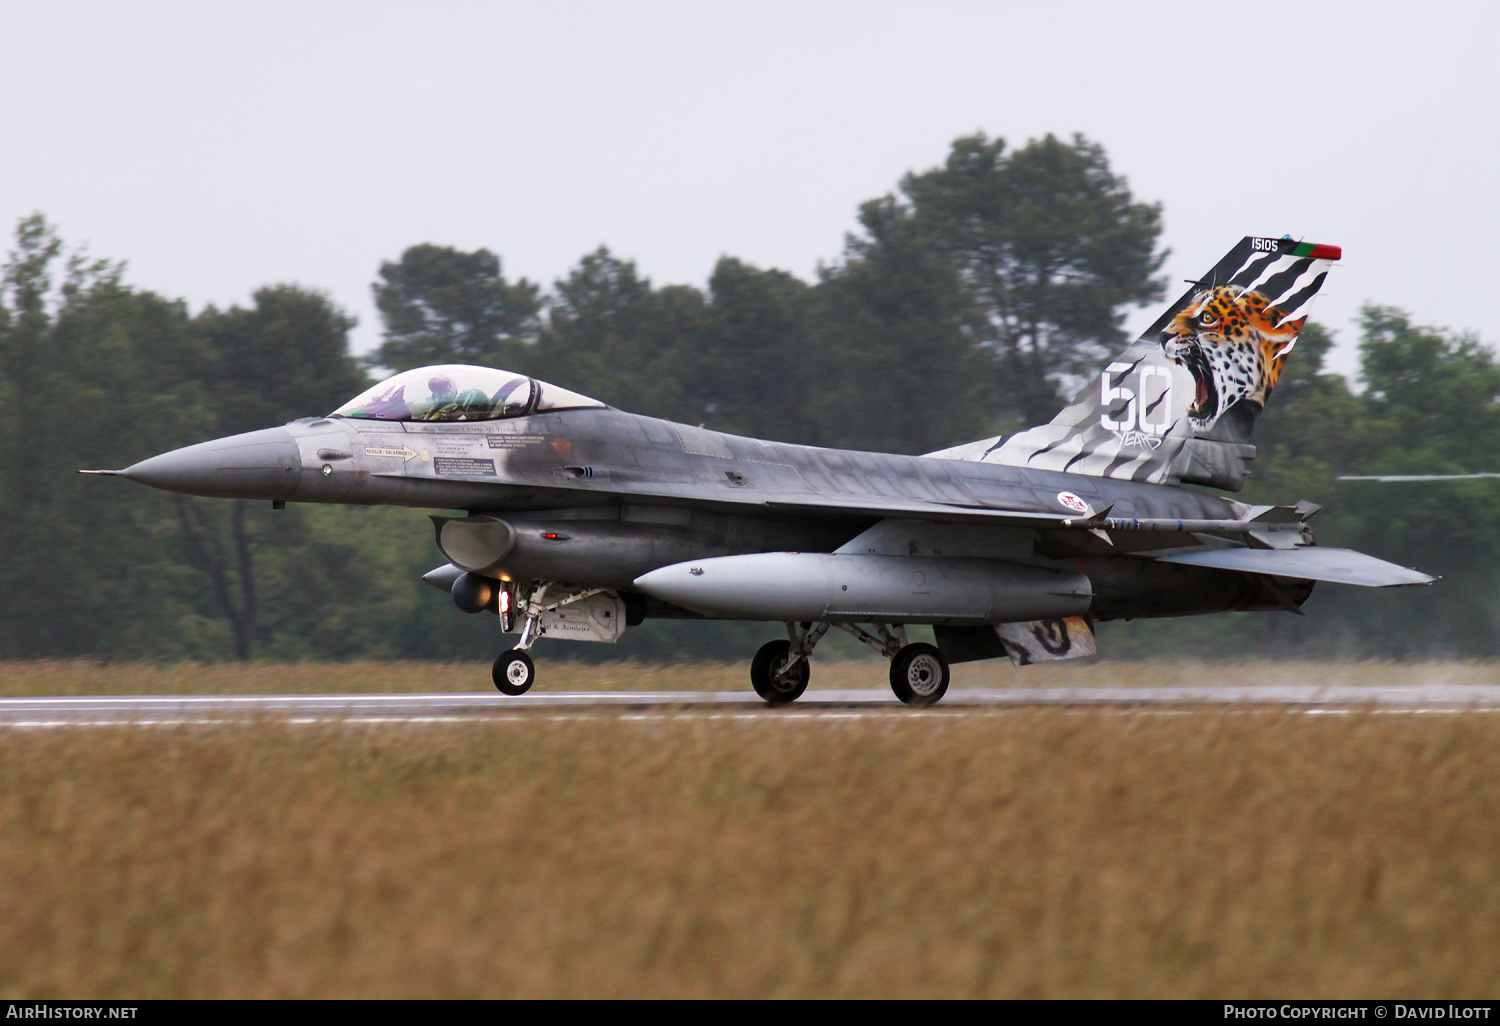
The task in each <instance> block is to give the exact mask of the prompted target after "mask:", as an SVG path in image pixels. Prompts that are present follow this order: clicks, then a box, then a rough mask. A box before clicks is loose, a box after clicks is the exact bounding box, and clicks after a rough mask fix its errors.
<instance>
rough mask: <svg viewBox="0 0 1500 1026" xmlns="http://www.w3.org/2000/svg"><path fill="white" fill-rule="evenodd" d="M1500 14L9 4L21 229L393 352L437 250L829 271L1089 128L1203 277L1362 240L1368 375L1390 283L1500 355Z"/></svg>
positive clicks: (1272, 6) (9, 106)
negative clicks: (396, 303)
mask: <svg viewBox="0 0 1500 1026" xmlns="http://www.w3.org/2000/svg"><path fill="white" fill-rule="evenodd" d="M1497 30H1500V4H1497V3H1495V2H1493V0H1491V2H1488V3H1486V2H1481V0H1451V2H1432V0H1428V2H1423V3H1402V4H1397V3H1377V2H1371V0H1361V2H1358V3H1355V2H1343V3H1317V2H1306V0H1303V2H1295V3H1290V2H1289V3H1280V2H1276V3H1267V2H1264V0H1262V2H1256V3H1236V4H1228V3H1214V2H1210V0H1193V2H1181V3H1167V2H1162V3H1131V4H1124V3H1102V2H1101V3H1067V2H1056V0H1054V2H1052V3H1048V4H1039V3H1035V2H1024V3H1003V2H999V0H985V2H979V3H968V2H956V0H955V2H942V0H921V2H902V3H879V2H873V0H859V2H851V3H845V2H831V0H829V2H818V0H803V2H798V3H777V2H738V3H736V2H717V3H712V2H704V0H692V2H683V3H667V2H660V3H648V2H632V3H624V2H619V3H610V2H572V3H569V2H563V0H546V2H542V0H534V2H525V3H515V2H500V0H491V2H475V3H443V2H436V0H423V2H421V3H378V2H371V0H361V2H358V3H335V2H318V0H297V2H295V3H290V2H279V0H255V2H253V3H232V2H225V0H216V2H212V3H208V2H201V0H193V2H184V3H165V2H152V0H135V2H131V3H124V2H120V3H98V4H81V3H70V2H62V0H48V2H46V3H23V2H20V0H4V2H0V139H3V149H0V218H3V219H4V221H5V224H6V225H7V228H6V231H7V233H8V231H9V227H8V226H10V225H13V224H14V222H15V220H16V219H17V218H19V217H22V216H25V215H26V214H28V213H30V212H32V211H37V210H39V211H42V212H44V213H45V214H46V215H47V216H48V217H49V218H50V219H52V220H53V221H54V222H55V223H56V224H57V225H59V226H60V228H61V230H62V232H63V234H64V236H65V238H67V239H68V240H69V241H70V242H80V241H86V242H87V243H88V244H89V246H90V248H91V251H92V252H93V253H94V254H95V255H98V256H108V257H112V258H119V259H125V260H127V261H128V262H129V265H130V271H129V274H128V277H129V280H130V281H131V282H132V283H134V284H136V285H138V286H140V287H144V288H149V289H152V290H155V291H157V292H160V293H163V294H166V295H170V296H181V297H183V298H185V299H187V300H188V301H189V302H190V303H191V304H192V306H193V307H194V309H197V308H198V307H200V306H202V305H203V304H205V303H209V302H213V303H216V304H219V305H221V306H223V305H228V304H231V303H245V302H247V301H248V298H249V295H250V293H251V292H252V291H253V290H254V289H255V288H256V287H258V286H260V285H262V284H266V283H272V282H284V281H292V282H298V283H301V284H305V285H310V286H316V287H319V288H322V289H325V290H327V291H328V292H329V293H331V295H332V296H333V297H334V299H335V300H336V301H337V302H338V303H339V304H341V305H342V306H344V307H345V308H346V309H348V310H350V311H351V312H353V313H354V314H355V315H356V316H358V318H359V320H360V326H359V327H358V328H357V329H356V335H355V345H356V348H357V349H359V350H365V349H368V348H370V347H372V346H373V345H374V344H375V343H376V342H377V340H378V334H379V321H378V318H377V316H376V314H375V311H374V307H373V303H372V301H371V299H370V291H369V285H370V282H371V280H372V279H373V278H374V275H375V271H376V269H377V267H378V265H379V263H380V261H381V260H382V259H394V258H396V257H398V256H399V255H400V253H401V251H402V250H403V249H404V248H405V247H407V246H409V245H411V244H413V243H418V242H435V243H442V244H447V245H453V246H458V247H461V248H464V249H473V248H477V247H480V246H484V247H487V248H489V249H491V250H493V251H495V252H497V253H499V254H500V255H501V257H502V258H503V259H504V261H505V268H506V271H507V273H508V274H519V275H525V276H527V277H530V278H532V279H533V280H538V281H542V282H547V283H549V282H551V281H552V280H553V279H554V278H556V277H558V276H559V275H561V274H563V273H565V272H566V271H567V269H568V268H569V267H571V266H572V265H573V264H574V263H576V261H577V260H578V258H579V257H580V256H581V255H583V254H584V253H585V252H586V251H588V250H591V249H593V248H594V247H596V246H598V245H600V244H601V243H603V244H607V245H608V246H610V248H611V249H613V250H614V251H615V252H616V253H617V254H619V255H621V256H625V257H629V258H633V259H635V260H636V261H637V262H638V264H639V266H640V268H641V269H642V271H643V272H644V273H645V274H647V275H649V276H650V277H651V278H652V279H653V281H655V282H656V283H658V284H665V283H670V282H692V283H698V284H702V283H703V282H704V281H705V280H706V278H707V276H708V274H709V272H710V270H711V269H712V266H713V263H714V261H715V260H716V259H717V258H718V257H719V256H720V255H721V254H725V253H727V254H732V255H734V256H737V257H740V258H741V259H744V260H747V261H749V262H751V263H754V264H757V265H760V266H766V267H780V268H785V269H788V270H791V271H793V272H795V273H797V274H799V275H802V276H804V277H811V276H812V275H813V274H814V273H815V269H816V267H817V265H818V263H819V261H825V262H827V261H832V260H834V259H836V258H837V257H838V256H839V253H840V250H841V248H842V245H843V237H844V234H845V233H846V232H847V231H849V230H851V229H852V227H853V225H854V213H855V209H856V206H857V205H858V204H859V203H860V202H861V201H863V200H866V199H869V198H872V197H874V196H878V195H881V194H883V193H885V192H888V191H890V190H891V189H893V188H894V187H895V185H896V183H897V181H898V180H899V178H900V176H901V175H902V174H903V173H905V172H906V171H909V170H922V169H926V168H929V167H932V166H934V165H936V164H938V163H940V162H941V161H942V159H943V158H944V155H945V153H946V151H947V147H948V144H949V143H950V142H951V141H952V140H953V139H954V138H955V137H957V136H959V135H962V134H966V133H971V132H974V131H976V130H982V131H985V132H987V133H989V134H991V135H1001V136H1004V137H1005V138H1007V139H1009V140H1011V141H1012V142H1013V143H1017V144H1019V143H1023V142H1025V141H1026V140H1027V139H1030V138H1033V137H1036V136H1039V135H1042V134H1045V133H1047V132H1052V133H1056V134H1059V135H1070V134H1072V133H1074V132H1081V133H1083V134H1084V135H1086V136H1088V137H1089V138H1091V139H1094V140H1097V141H1099V142H1101V143H1102V144H1103V145H1104V147H1105V149H1106V151H1107V152H1108V154H1109V156H1110V159H1111V162H1112V164H1113V167H1114V169H1115V170H1116V171H1117V172H1119V173H1121V174H1123V175H1125V176H1126V177H1127V178H1128V179H1129V181H1130V184H1131V186H1132V188H1133V190H1134V192H1135V194H1136V196H1137V197H1138V198H1140V199H1145V200H1152V201H1160V202H1161V203H1162V205H1163V207H1164V208H1165V215H1166V232H1165V239H1164V241H1165V243H1166V245H1168V246H1169V247H1170V248H1171V250H1172V256H1171V258H1170V260H1169V261H1168V267H1167V269H1168V271H1169V272H1170V274H1171V277H1172V278H1173V279H1174V280H1175V279H1182V278H1189V277H1196V276H1198V275H1199V274H1201V273H1202V272H1203V271H1205V270H1207V268H1208V267H1209V266H1210V265H1211V264H1212V263H1213V262H1214V261H1215V260H1216V259H1217V258H1218V257H1219V256H1220V255H1222V253H1223V252H1224V251H1225V250H1227V249H1228V247H1229V246H1230V245H1231V244H1232V243H1233V242H1234V241H1236V240H1238V239H1239V238H1240V237H1241V236H1243V235H1247V234H1256V235H1276V236H1279V235H1282V234H1286V233H1290V234H1292V235H1294V236H1297V237H1299V238H1305V239H1307V240H1309V241H1314V242H1326V243H1334V244H1337V245H1341V246H1343V247H1344V252H1345V260H1344V262H1343V263H1342V264H1341V265H1340V268H1339V270H1338V271H1337V272H1336V273H1335V275H1334V276H1333V277H1332V278H1331V279H1330V281H1329V284H1328V286H1327V289H1326V291H1325V294H1324V296H1323V297H1322V298H1321V299H1320V300H1319V302H1318V305H1317V306H1316V307H1315V308H1314V311H1313V314H1314V317H1315V318H1317V319H1319V320H1322V321H1324V322H1325V323H1328V324H1329V325H1330V326H1332V327H1333V328H1335V330H1336V331H1337V332H1338V334H1339V337H1340V339H1341V341H1342V342H1343V343H1345V346H1344V350H1343V351H1342V352H1341V353H1340V354H1339V356H1338V357H1337V361H1336V362H1337V366H1338V369H1341V370H1349V369H1351V368H1352V367H1353V359H1352V352H1351V351H1350V349H1349V346H1348V343H1351V342H1352V341H1353V337H1354V334H1355V327H1354V323H1353V319H1354V316H1355V314H1356V312H1357V309H1358V307H1359V305H1360V304H1361V303H1364V302H1366V301H1375V302H1380V303H1385V304H1390V305H1396V306H1401V307H1405V308H1407V309H1408V310H1410V311H1411V312H1412V314H1413V315H1414V316H1415V317H1416V318H1417V319H1418V320H1419V321H1420V322H1423V323H1433V324H1439V325H1446V326H1450V327H1452V328H1456V329H1470V330H1473V331H1475V332H1478V333H1479V334H1480V336H1481V337H1482V338H1484V339H1485V340H1486V341H1487V342H1490V343H1495V342H1497V341H1500V297H1497V296H1496V289H1495V285H1494V278H1495V270H1496V262H1497V261H1496V257H1495V255H1494V252H1493V250H1491V249H1489V248H1487V247H1488V245H1489V244H1487V243H1485V242H1484V241H1483V240H1485V239H1490V240H1491V243H1493V241H1494V240H1495V238H1496V236H1497V234H1500V200H1497V198H1496V186H1497V181H1496V180H1497V169H1500V163H1497V158H1500V103H1497V101H1500V60H1497V56H1500V55H1497V52H1496V50H1497V46H1500V32H1497ZM1151 319H1152V314H1151V313H1150V312H1140V313H1138V314H1136V315H1134V316H1132V318H1131V326H1132V327H1133V328H1136V329H1140V328H1144V327H1145V325H1146V324H1148V323H1149V322H1150V320H1151Z"/></svg>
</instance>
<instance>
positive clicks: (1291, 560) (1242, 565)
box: [1159, 545, 1436, 588]
mask: <svg viewBox="0 0 1500 1026" xmlns="http://www.w3.org/2000/svg"><path fill="white" fill-rule="evenodd" d="M1159 559H1160V561H1161V562H1163V563H1186V564H1188V565H1189V566H1211V567H1215V568H1217V569H1219V570H1238V571H1240V572H1242V573H1251V574H1270V575H1272V576H1273V577H1296V578H1300V579H1301V580H1305V581H1329V582H1331V583H1334V584H1357V585H1359V586H1360V587H1362V588H1389V587H1393V586H1395V585H1402V584H1431V583H1432V582H1433V581H1434V580H1436V578H1434V577H1429V576H1427V575H1426V574H1424V573H1422V572H1420V571H1418V570H1409V569H1407V568H1406V567H1404V566H1397V565H1396V564H1395V563H1387V562H1386V561H1385V560H1383V559H1376V558H1375V557H1374V556H1367V555H1365V554H1364V553H1363V552H1355V551H1354V550H1353V549H1327V548H1323V547H1322V546H1320V545H1309V546H1305V547H1303V548H1297V549H1210V550H1208V551H1206V552H1184V553H1181V554H1180V555H1176V556H1161V557H1159Z"/></svg>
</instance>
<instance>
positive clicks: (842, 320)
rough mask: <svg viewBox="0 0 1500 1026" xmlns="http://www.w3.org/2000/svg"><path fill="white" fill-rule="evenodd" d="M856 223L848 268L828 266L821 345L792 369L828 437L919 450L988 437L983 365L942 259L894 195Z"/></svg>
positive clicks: (834, 441)
mask: <svg viewBox="0 0 1500 1026" xmlns="http://www.w3.org/2000/svg"><path fill="white" fill-rule="evenodd" d="M859 223H860V227H861V228H862V229H863V231H862V232H861V233H860V234H859V235H854V236H851V237H850V238H849V239H848V241H847V244H846V246H845V252H844V260H843V262H842V263H841V264H839V265H836V266H833V267H828V268H824V269H823V272H822V280H821V281H820V282H819V283H818V285H817V287H816V288H815V290H814V296H813V299H814V313H813V320H814V328H813V332H812V341H813V344H812V346H811V347H810V349H809V352H808V353H807V354H806V355H805V356H802V357H799V358H797V359H795V360H794V361H793V366H795V367H797V368H799V369H800V373H801V374H802V375H803V376H805V377H806V378H807V379H808V380H809V381H810V382H811V383H812V388H813V394H812V397H811V400H810V404H809V405H810V409H811V411H812V413H813V415H814V416H815V417H816V419H817V422H818V425H819V429H820V430H819V434H820V437H821V440H822V441H823V443H824V444H826V445H834V446H840V447H845V448H852V449H869V450H876V451H883V452H903V453H922V452H931V451H933V450H935V449H941V448H945V447H947V446H949V445H955V444H958V443H961V442H967V441H972V440H973V439H975V438H979V437H981V436H982V435H984V434H986V433H987V431H988V429H989V427H990V426H991V425H990V423H989V421H988V418H987V417H986V416H985V409H986V407H987V406H988V405H991V404H990V403H989V402H988V400H989V398H990V397H989V395H988V390H987V389H986V388H985V387H984V386H985V383H986V374H985V369H986V368H985V364H986V359H985V357H984V355H983V354H982V353H981V352H980V351H979V350H977V349H976V348H975V346H974V344H973V341H972V338H971V335H970V334H969V332H968V331H967V330H966V326H965V313H966V309H965V305H964V295H963V291H962V289H961V288H960V287H959V284H958V281H957V278H956V277H955V276H954V275H953V274H952V273H951V268H950V265H949V264H948V262H947V260H946V259H945V258H944V254H943V253H942V251H941V250H940V249H939V247H937V246H936V245H935V244H934V243H933V240H932V239H931V237H930V236H929V235H927V234H926V233H925V231H924V230H923V226H922V225H921V224H920V223H919V222H918V221H917V220H916V219H914V218H912V217H911V216H909V214H908V213H907V212H906V211H904V210H903V209H902V208H901V207H900V206H899V205H898V204H897V203H896V201H895V200H894V199H892V198H890V197H887V198H885V199H880V200H871V201H870V202H868V203H866V204H864V205H863V206H862V207H861V208H860V214H859Z"/></svg>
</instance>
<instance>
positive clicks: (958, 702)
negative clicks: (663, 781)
mask: <svg viewBox="0 0 1500 1026" xmlns="http://www.w3.org/2000/svg"><path fill="white" fill-rule="evenodd" d="M1226 705H1232V706H1239V707H1244V708H1256V707H1260V708H1267V707H1288V708H1294V709H1300V710H1303V711H1307V712H1335V711H1340V712H1341V711H1347V710H1356V709H1362V708H1373V709H1377V710H1381V711H1389V712H1398V711H1399V712H1458V711H1465V710H1479V711H1482V710H1494V711H1500V685H1489V684H1481V685H1476V684H1425V685H1409V686H1393V687H1384V686H1370V687H1358V686H1336V687H1316V686H1308V687H1301V686H1289V685H1266V686H1262V687H1171V688H1167V687H1163V688H972V689H968V688H966V689H957V690H952V691H949V692H948V694H947V695H946V696H945V697H944V699H943V701H942V702H941V703H940V704H938V705H936V706H932V707H930V708H927V709H911V708H908V707H906V706H903V705H902V704H901V703H900V702H898V701H897V700H896V698H895V696H894V695H892V694H891V692H890V691H888V690H883V689H882V690H876V689H869V690H860V691H809V692H808V693H807V694H805V695H804V696H803V697H802V698H801V699H800V700H799V701H797V702H795V703H793V704H792V705H788V706H775V707H773V706H768V705H766V704H765V703H764V702H762V701H761V700H760V699H759V698H757V697H756V696H755V695H754V694H753V693H752V692H749V691H743V692H740V691H647V692H639V691H637V692H628V691H607V692H559V693H547V692H541V693H536V694H529V695H522V696H520V697H517V698H512V697H508V696H505V695H499V694H495V695H480V694H458V695H454V694H446V695H126V696H117V697H68V698H46V697H42V698H0V727H5V726H8V727H64V726H103V725H110V724H138V725H142V726H148V725H172V724H186V723H225V722H248V721H252V720H256V719H273V720H278V721H282V722H288V723H321V722H344V723H422V722H454V721H464V720H495V719H507V720H508V719H524V718H526V717H529V716H537V715H543V716H545V715H547V714H552V715H554V716H556V715H564V716H567V717H569V718H572V717H575V716H586V715H601V714H603V715H613V716H621V717H626V716H628V717H630V718H649V717H655V716H662V715H715V716H723V715H730V716H735V717H766V716H781V717H829V716H841V717H847V716H860V715H892V714H896V715H950V716H952V715H957V716H962V715H965V714H969V715H972V714H974V713H976V712H980V711H989V712H998V711H1003V710H1006V709H1016V708H1026V707H1038V706H1063V707H1078V708H1086V707H1096V708H1097V707H1105V708H1117V709H1143V708H1145V709H1162V710H1171V709H1185V708H1193V707H1199V708H1202V707H1222V706H1226Z"/></svg>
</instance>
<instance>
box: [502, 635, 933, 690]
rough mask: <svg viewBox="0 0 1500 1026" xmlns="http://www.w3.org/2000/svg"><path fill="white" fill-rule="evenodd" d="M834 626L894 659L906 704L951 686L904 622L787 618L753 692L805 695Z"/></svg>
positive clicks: (754, 677) (756, 670) (755, 665)
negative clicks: (818, 650) (819, 648)
mask: <svg viewBox="0 0 1500 1026" xmlns="http://www.w3.org/2000/svg"><path fill="white" fill-rule="evenodd" d="M835 626H836V627H838V628H839V629H840V630H844V631H848V632H849V633H850V634H852V635H854V637H855V638H857V639H858V640H859V641H861V642H863V643H864V644H866V645H869V646H870V647H871V648H873V649H875V651H877V652H879V653H880V654H881V655H884V656H886V657H888V658H889V659H890V660H891V690H892V691H894V692H895V693H896V697H897V698H899V699H901V701H903V702H905V703H906V704H907V705H932V704H933V703H935V702H937V701H938V700H939V699H941V698H942V697H943V695H944V694H945V693H946V692H947V691H948V660H946V659H944V658H943V653H941V652H939V651H938V650H937V648H935V647H934V646H932V645H928V644H924V643H922V642H916V643H914V644H908V643H907V640H906V628H904V627H902V626H901V625H900V624H897V625H895V626H894V627H893V626H890V625H887V624H873V625H872V626H873V627H874V629H875V633H874V634H871V633H870V632H869V631H867V630H865V629H864V628H862V627H858V626H855V625H854V624H852V623H840V624H829V623H819V624H812V623H806V622H804V623H789V624H787V625H786V632H787V638H788V640H786V641H768V642H766V643H765V644H764V645H762V646H761V647H760V651H759V652H756V653H755V658H754V659H752V660H751V661H750V684H751V686H752V687H754V688H755V693H756V694H757V695H759V696H760V697H761V698H764V699H765V700H766V701H767V702H769V703H771V704H772V705H785V704H786V703H787V702H794V701H796V700H797V699H798V698H799V697H801V695H802V692H804V691H806V690H807V682H808V680H809V679H810V678H811V676H812V668H811V666H810V665H809V664H808V656H810V655H812V650H813V647H814V646H815V645H817V643H818V642H819V641H820V640H821V639H822V637H823V635H825V634H827V633H828V629H829V628H830V627H835ZM497 666H498V664H497ZM496 672H497V673H498V672H499V671H498V669H497V671H496ZM497 679H498V678H497Z"/></svg>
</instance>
